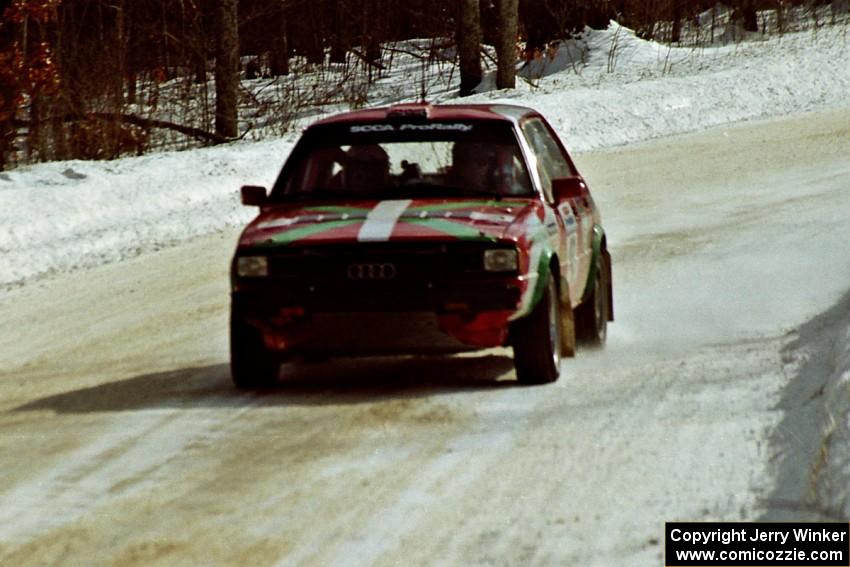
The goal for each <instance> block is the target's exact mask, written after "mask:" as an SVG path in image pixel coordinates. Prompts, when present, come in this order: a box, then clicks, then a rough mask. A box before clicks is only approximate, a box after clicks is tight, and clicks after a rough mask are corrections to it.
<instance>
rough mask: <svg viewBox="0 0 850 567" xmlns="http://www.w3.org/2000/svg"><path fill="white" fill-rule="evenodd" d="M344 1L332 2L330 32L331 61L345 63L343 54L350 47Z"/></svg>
mask: <svg viewBox="0 0 850 567" xmlns="http://www.w3.org/2000/svg"><path fill="white" fill-rule="evenodd" d="M345 15H346V12H345V2H343V0H335V2H334V4H333V18H332V22H333V32H332V33H331V37H330V40H331V55H330V58H331V63H345V55H346V53H347V52H348V49H349V48H350V47H351V45H350V41H349V22H348V21H347V20H346V17H345Z"/></svg>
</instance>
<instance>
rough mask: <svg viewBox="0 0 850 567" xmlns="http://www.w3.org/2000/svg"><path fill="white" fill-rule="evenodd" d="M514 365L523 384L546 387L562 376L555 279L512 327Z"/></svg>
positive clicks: (518, 378) (551, 280)
mask: <svg viewBox="0 0 850 567" xmlns="http://www.w3.org/2000/svg"><path fill="white" fill-rule="evenodd" d="M511 338H512V342H513V347H514V365H515V366H516V375H517V380H518V381H519V382H520V383H522V384H546V383H548V382H554V381H555V380H557V379H558V377H559V375H560V372H561V322H560V307H559V305H558V289H557V287H556V285H555V280H554V278H551V277H550V278H549V283H548V284H547V285H546V289H545V291H544V293H543V297H542V298H540V301H539V302H538V303H537V306H536V307H535V308H534V310H533V311H532V312H531V313H530V314H529V315H527V316H526V317H523V318H522V319H520V320H518V321H516V322H515V323H514V324H513V326H512V327H511Z"/></svg>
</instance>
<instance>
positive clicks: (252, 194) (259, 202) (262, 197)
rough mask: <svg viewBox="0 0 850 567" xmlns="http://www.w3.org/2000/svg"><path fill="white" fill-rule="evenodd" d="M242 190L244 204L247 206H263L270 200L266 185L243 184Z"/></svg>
mask: <svg viewBox="0 0 850 567" xmlns="http://www.w3.org/2000/svg"><path fill="white" fill-rule="evenodd" d="M240 191H241V193H242V204H243V205H245V206H246V207H262V206H263V205H265V204H266V202H267V201H268V196H267V195H266V188H265V187H260V186H259V185H243V186H242V189H240Z"/></svg>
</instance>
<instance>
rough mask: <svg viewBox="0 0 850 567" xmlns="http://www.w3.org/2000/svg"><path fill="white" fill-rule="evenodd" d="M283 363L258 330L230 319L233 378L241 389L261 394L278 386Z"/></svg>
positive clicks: (231, 317) (232, 315) (232, 318)
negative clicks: (260, 392) (267, 345)
mask: <svg viewBox="0 0 850 567" xmlns="http://www.w3.org/2000/svg"><path fill="white" fill-rule="evenodd" d="M279 370H280V363H279V362H278V360H277V357H276V356H275V354H274V353H273V352H270V351H269V350H268V349H267V348H266V346H265V344H264V343H263V337H262V334H261V333H260V331H259V330H258V329H256V328H255V327H253V326H251V325H249V324H248V323H246V322H244V321H242V320H241V319H239V318H238V317H237V316H236V315H235V314H231V316H230V376H231V378H232V379H233V383H234V384H235V385H236V387H237V388H240V389H242V390H258V389H262V388H270V387H272V386H274V385H275V383H276V382H277V376H278V372H279Z"/></svg>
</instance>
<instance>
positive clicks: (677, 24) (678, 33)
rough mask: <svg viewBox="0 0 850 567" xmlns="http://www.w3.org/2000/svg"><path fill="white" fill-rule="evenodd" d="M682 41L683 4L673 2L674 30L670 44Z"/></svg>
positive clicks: (674, 0) (671, 33)
mask: <svg viewBox="0 0 850 567" xmlns="http://www.w3.org/2000/svg"><path fill="white" fill-rule="evenodd" d="M681 40H682V2H681V1H680V0H673V30H672V31H671V32H670V43H679V42H680V41H681Z"/></svg>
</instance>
